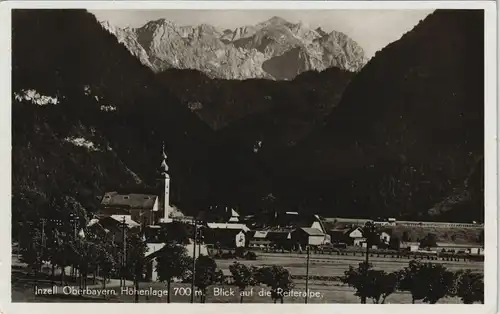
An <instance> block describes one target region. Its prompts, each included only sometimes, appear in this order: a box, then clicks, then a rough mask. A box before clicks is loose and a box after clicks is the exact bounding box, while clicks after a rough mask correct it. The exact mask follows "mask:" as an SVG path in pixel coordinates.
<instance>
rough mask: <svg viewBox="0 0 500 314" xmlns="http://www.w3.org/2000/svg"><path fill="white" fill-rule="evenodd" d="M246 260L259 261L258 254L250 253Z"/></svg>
mask: <svg viewBox="0 0 500 314" xmlns="http://www.w3.org/2000/svg"><path fill="white" fill-rule="evenodd" d="M245 258H246V259H247V260H250V261H255V260H256V259H257V254H255V252H252V251H248V252H247V254H246V255H245Z"/></svg>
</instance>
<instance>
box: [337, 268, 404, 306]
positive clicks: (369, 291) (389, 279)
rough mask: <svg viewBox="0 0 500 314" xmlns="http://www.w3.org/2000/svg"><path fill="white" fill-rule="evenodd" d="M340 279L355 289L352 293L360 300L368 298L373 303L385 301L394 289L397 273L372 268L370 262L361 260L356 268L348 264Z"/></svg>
mask: <svg viewBox="0 0 500 314" xmlns="http://www.w3.org/2000/svg"><path fill="white" fill-rule="evenodd" d="M341 281H342V282H343V283H344V284H347V285H349V286H351V287H353V288H354V289H356V292H355V293H354V295H356V296H357V297H359V298H360V299H361V300H366V299H367V298H370V299H372V300H373V303H385V300H386V298H387V297H388V296H389V295H391V294H392V293H394V292H395V291H396V287H397V283H398V275H397V273H386V272H385V271H383V270H374V269H372V265H371V264H368V265H366V263H365V262H362V263H359V266H358V268H354V267H352V266H349V270H347V271H345V273H344V276H343V277H342V278H341ZM365 302H366V301H365Z"/></svg>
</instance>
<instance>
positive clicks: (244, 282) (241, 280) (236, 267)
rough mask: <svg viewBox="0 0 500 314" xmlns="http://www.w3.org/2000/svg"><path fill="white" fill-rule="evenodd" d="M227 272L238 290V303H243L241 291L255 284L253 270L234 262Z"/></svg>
mask: <svg viewBox="0 0 500 314" xmlns="http://www.w3.org/2000/svg"><path fill="white" fill-rule="evenodd" d="M229 271H230V272H231V274H232V275H233V279H234V283H235V284H236V286H237V287H238V288H239V289H240V303H243V291H245V289H246V288H247V287H248V286H250V285H254V284H255V277H254V273H253V270H252V268H250V267H248V266H246V265H244V264H241V263H238V262H234V263H233V264H232V265H230V266H229Z"/></svg>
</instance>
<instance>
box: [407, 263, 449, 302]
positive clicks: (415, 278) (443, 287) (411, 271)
mask: <svg viewBox="0 0 500 314" xmlns="http://www.w3.org/2000/svg"><path fill="white" fill-rule="evenodd" d="M399 278H400V281H399V289H400V290H403V291H409V292H410V293H411V296H412V303H415V301H416V300H422V301H423V302H425V303H431V304H434V303H436V302H437V301H439V299H441V298H444V297H445V296H446V295H448V294H449V293H450V292H451V291H452V290H453V285H454V274H453V273H452V272H451V271H449V270H447V269H446V267H444V266H443V265H441V264H432V263H422V262H420V261H418V260H412V261H410V263H409V265H408V267H405V269H403V270H402V271H400V273H399Z"/></svg>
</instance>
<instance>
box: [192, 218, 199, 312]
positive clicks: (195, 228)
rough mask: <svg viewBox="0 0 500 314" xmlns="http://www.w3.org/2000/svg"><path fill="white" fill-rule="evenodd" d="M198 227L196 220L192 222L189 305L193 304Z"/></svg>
mask: <svg viewBox="0 0 500 314" xmlns="http://www.w3.org/2000/svg"><path fill="white" fill-rule="evenodd" d="M197 227H198V226H197V225H196V219H195V220H194V239H193V272H192V276H193V278H191V303H194V277H195V274H196V238H197V233H198V228H197Z"/></svg>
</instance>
